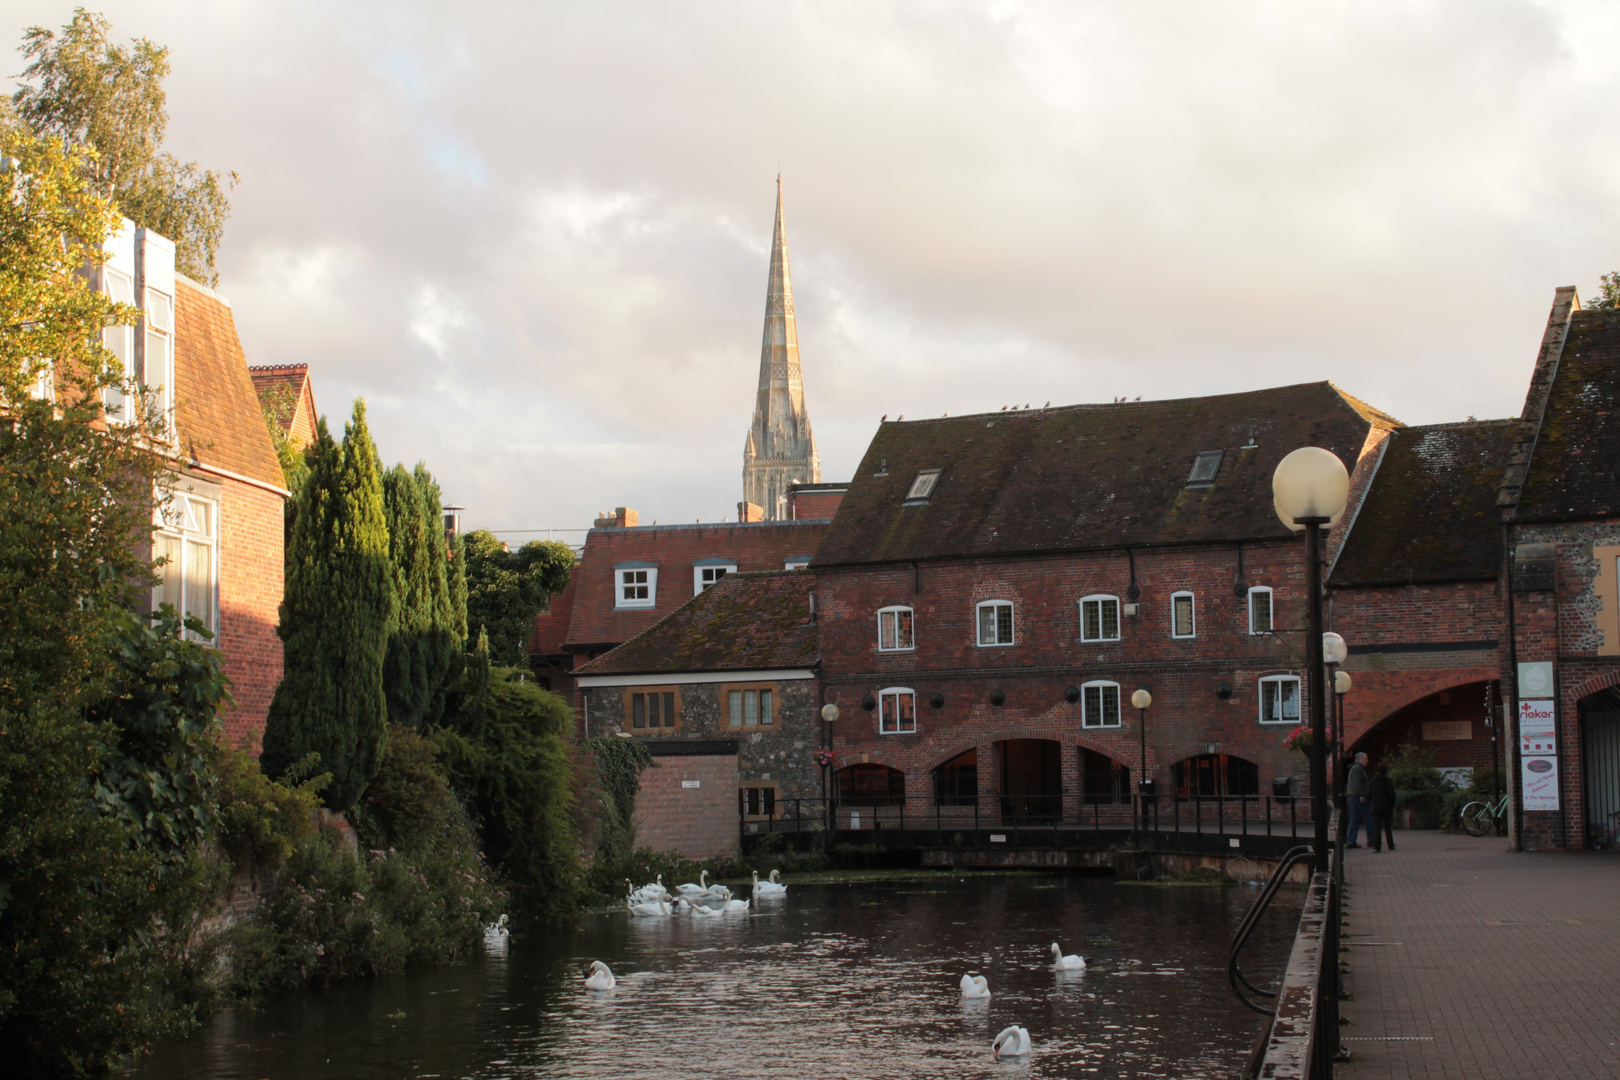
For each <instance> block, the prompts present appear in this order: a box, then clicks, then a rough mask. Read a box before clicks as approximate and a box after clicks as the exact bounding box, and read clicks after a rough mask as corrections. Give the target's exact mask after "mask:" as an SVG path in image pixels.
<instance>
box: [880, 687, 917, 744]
mask: <svg viewBox="0 0 1620 1080" xmlns="http://www.w3.org/2000/svg"><path fill="white" fill-rule="evenodd" d="M916 733H917V695H916V694H915V693H913V692H912V691H911V689H910V688H909V687H905V686H891V687H889V688H888V689H887V690H885V691H883V692H882V693H880V694H879V695H878V734H880V735H915V734H916Z"/></svg>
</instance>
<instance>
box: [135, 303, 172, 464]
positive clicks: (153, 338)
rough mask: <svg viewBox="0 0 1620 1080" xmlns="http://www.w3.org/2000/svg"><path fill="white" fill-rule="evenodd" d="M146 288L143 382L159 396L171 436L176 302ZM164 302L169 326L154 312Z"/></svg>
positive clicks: (158, 399)
mask: <svg viewBox="0 0 1620 1080" xmlns="http://www.w3.org/2000/svg"><path fill="white" fill-rule="evenodd" d="M143 292H144V295H143V296H142V308H141V310H142V313H143V316H144V317H143V319H142V325H143V329H144V332H145V335H146V337H145V348H144V349H143V350H142V352H141V384H142V385H143V387H144V388H145V390H146V392H147V393H148V394H153V395H155V396H156V397H157V401H158V408H159V411H160V413H161V414H162V418H163V431H164V435H165V437H168V438H172V437H173V435H174V396H175V393H174V392H175V375H174V367H175V359H174V337H175V335H174V323H175V302H174V297H173V296H171V295H170V294H168V293H166V292H162V291H160V290H158V289H154V288H152V287H150V286H148V287H147V288H146V289H144V290H143ZM165 304H166V305H167V306H168V311H167V314H168V326H160V325H158V320H156V319H155V318H154V317H153V316H154V315H155V314H157V313H158V312H160V311H162V305H165Z"/></svg>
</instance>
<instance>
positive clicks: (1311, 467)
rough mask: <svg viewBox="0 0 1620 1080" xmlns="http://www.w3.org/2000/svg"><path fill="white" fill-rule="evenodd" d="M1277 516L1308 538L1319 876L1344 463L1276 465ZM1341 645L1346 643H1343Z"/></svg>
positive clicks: (1299, 455) (1308, 460) (1321, 453)
mask: <svg viewBox="0 0 1620 1080" xmlns="http://www.w3.org/2000/svg"><path fill="white" fill-rule="evenodd" d="M1271 494H1272V504H1273V506H1274V507H1275V508H1276V511H1277V517H1278V518H1279V519H1281V521H1282V523H1283V524H1284V525H1286V526H1288V528H1290V529H1292V530H1293V531H1295V532H1299V531H1301V530H1303V531H1304V533H1305V587H1306V591H1307V593H1306V599H1307V607H1306V610H1307V612H1308V616H1309V620H1310V626H1309V628H1308V629H1307V631H1306V634H1305V672H1306V676H1307V678H1308V680H1309V683H1308V685H1309V687H1310V706H1311V818H1312V819H1313V822H1314V824H1315V826H1316V860H1315V863H1316V871H1317V872H1318V873H1325V872H1326V871H1327V870H1328V865H1329V858H1328V822H1327V818H1328V784H1327V725H1326V723H1325V717H1323V715H1322V711H1323V705H1324V704H1325V702H1324V700H1323V699H1324V697H1325V696H1326V695H1325V694H1324V693H1323V690H1324V687H1323V683H1322V675H1323V671H1322V668H1323V664H1324V662H1325V659H1324V657H1323V645H1324V642H1323V640H1322V526H1324V525H1326V526H1327V527H1328V528H1330V529H1331V528H1332V527H1333V526H1334V525H1337V524H1338V523H1339V518H1341V517H1343V516H1344V507H1345V504H1346V503H1347V502H1348V501H1349V497H1350V474H1349V473H1348V472H1346V471H1345V468H1344V462H1342V461H1340V460H1339V459H1338V457H1337V456H1336V455H1334V454H1333V453H1332V452H1330V451H1328V450H1324V449H1322V448H1321V447H1320V446H1302V447H1300V448H1299V449H1298V450H1295V451H1294V452H1293V453H1291V454H1289V455H1288V456H1287V457H1285V458H1283V459H1282V460H1281V461H1279V462H1278V463H1277V471H1276V472H1274V473H1273V474H1272V476H1271ZM1340 644H1341V645H1342V644H1343V640H1342V639H1341V640H1340Z"/></svg>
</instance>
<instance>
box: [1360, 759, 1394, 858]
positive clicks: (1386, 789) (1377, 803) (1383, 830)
mask: <svg viewBox="0 0 1620 1080" xmlns="http://www.w3.org/2000/svg"><path fill="white" fill-rule="evenodd" d="M1367 813H1368V814H1370V815H1371V820H1370V821H1369V822H1368V824H1367V842H1368V843H1369V844H1371V845H1372V849H1373V850H1374V851H1383V850H1384V849H1383V846H1382V841H1383V839H1384V837H1386V836H1387V837H1388V838H1389V850H1391V851H1394V850H1395V831H1394V830H1395V826H1394V818H1395V781H1393V780H1391V779H1390V778H1389V765H1388V764H1386V763H1385V762H1382V761H1380V762H1379V763H1378V769H1377V772H1376V774H1375V775H1374V776H1373V778H1372V784H1371V785H1370V786H1369V787H1368V789H1367Z"/></svg>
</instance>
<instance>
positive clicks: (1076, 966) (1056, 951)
mask: <svg viewBox="0 0 1620 1080" xmlns="http://www.w3.org/2000/svg"><path fill="white" fill-rule="evenodd" d="M1052 966H1053V967H1055V968H1057V969H1058V970H1059V971H1084V970H1086V958H1085V957H1083V956H1076V955H1075V954H1074V953H1070V954H1069V955H1068V956H1064V955H1063V950H1062V949H1060V948H1058V943H1057V942H1055V941H1054V942H1052Z"/></svg>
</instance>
